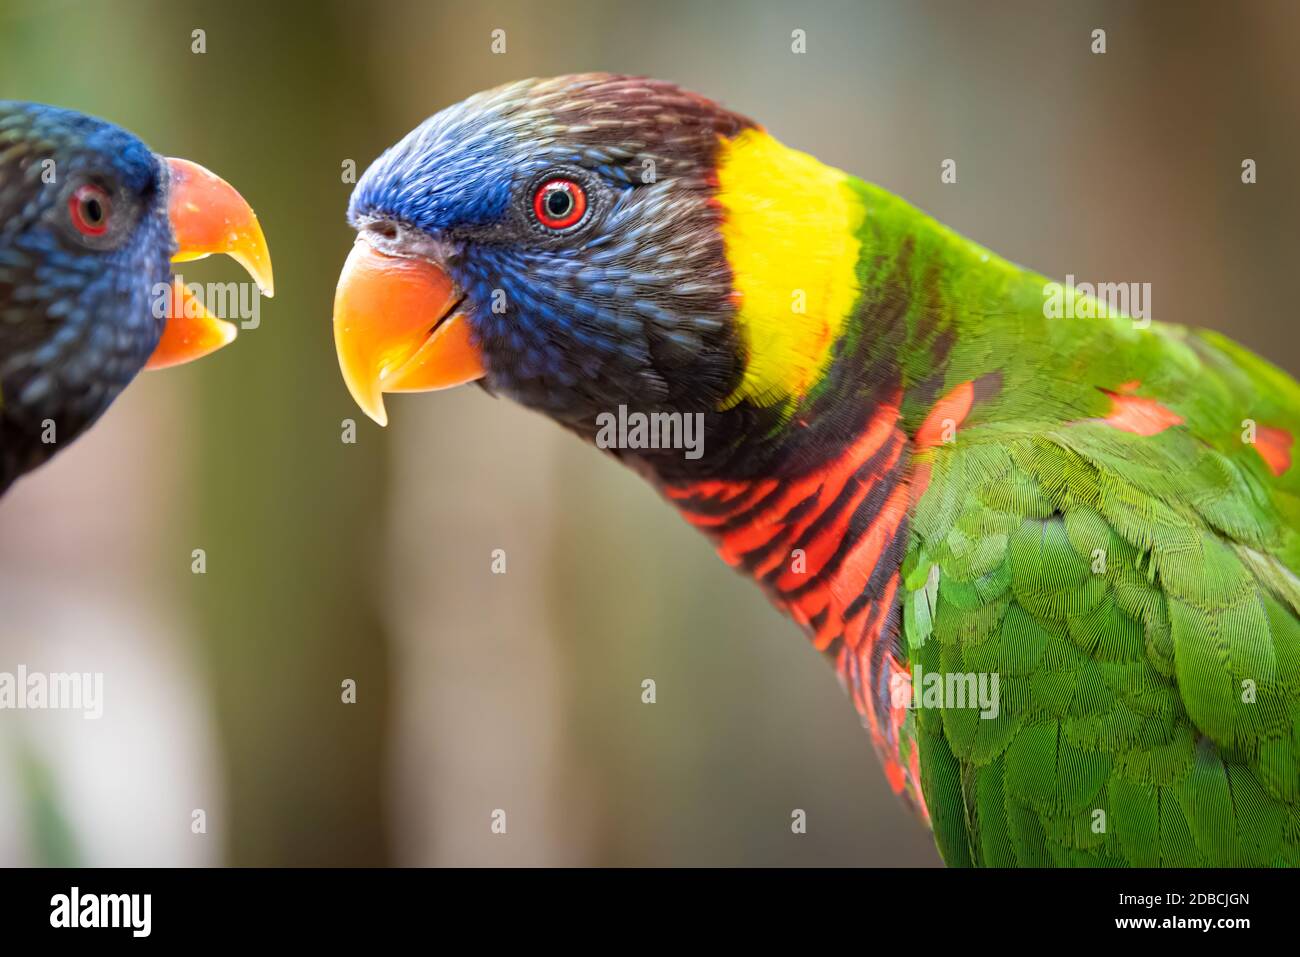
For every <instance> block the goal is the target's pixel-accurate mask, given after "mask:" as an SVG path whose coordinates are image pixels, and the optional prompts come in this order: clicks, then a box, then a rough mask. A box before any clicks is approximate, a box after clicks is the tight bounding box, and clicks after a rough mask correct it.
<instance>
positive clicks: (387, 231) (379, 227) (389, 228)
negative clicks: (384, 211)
mask: <svg viewBox="0 0 1300 957" xmlns="http://www.w3.org/2000/svg"><path fill="white" fill-rule="evenodd" d="M367 228H368V229H369V230H370V232H372V233H374V234H376V235H377V236H379V237H380V238H382V239H396V238H397V224H396V223H394V222H390V221H389V220H386V219H381V220H379V221H378V222H375V223H371V224H370V225H369V227H367Z"/></svg>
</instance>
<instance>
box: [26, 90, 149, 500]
mask: <svg viewBox="0 0 1300 957" xmlns="http://www.w3.org/2000/svg"><path fill="white" fill-rule="evenodd" d="M166 187H167V168H166V164H165V163H164V162H163V161H162V160H161V159H160V158H159V157H158V156H156V155H155V154H154V153H152V152H151V151H150V150H149V148H148V147H147V146H145V145H144V144H143V143H142V142H140V140H139V139H137V138H136V137H135V136H133V135H131V134H130V133H128V132H126V131H125V130H123V129H121V128H120V127H117V126H114V125H113V124H111V123H107V122H105V121H103V120H99V119H95V118H93V117H89V116H85V115H83V114H80V113H75V112H72V111H70V110H63V109H57V108H54V107H49V106H44V105H40V104H32V103H16V102H8V101H0V453H2V455H3V462H0V486H2V485H3V484H7V481H6V479H7V478H12V476H14V475H15V474H18V473H20V472H22V471H26V470H27V469H29V468H31V467H33V466H34V465H35V464H38V463H39V461H42V460H43V459H44V458H46V457H48V456H49V455H50V454H52V453H53V451H54V450H55V449H57V448H58V447H61V446H62V445H64V444H66V443H67V442H69V441H71V440H72V439H73V438H75V437H76V436H77V435H78V434H80V432H82V431H83V430H84V429H85V428H86V427H88V426H89V425H90V424H91V423H93V422H94V420H95V419H96V418H98V416H99V415H100V414H101V413H102V412H103V411H104V410H105V409H106V408H107V407H108V405H109V404H110V403H111V402H112V400H113V399H114V398H115V397H116V396H117V394H118V393H119V392H120V391H121V390H122V388H124V387H125V386H126V384H127V383H128V382H129V381H130V380H131V379H132V378H133V377H134V376H135V375H136V373H137V372H139V371H140V369H141V368H142V367H143V366H144V363H145V361H146V360H147V359H148V357H149V355H150V353H151V352H152V351H153V349H154V347H155V346H156V345H157V343H158V339H159V337H160V335H161V333H162V326H163V320H162V319H160V318H157V317H155V315H154V313H153V310H152V309H151V308H150V299H151V296H152V295H153V291H154V289H155V287H156V286H157V285H158V284H159V283H162V282H166V280H167V278H168V275H169V260H170V258H171V255H172V252H173V251H174V241H173V238H172V233H171V229H170V225H169V223H168V220H167V208H166V198H165V197H166ZM51 423H52V424H53V426H54V431H55V435H56V441H55V442H54V443H49V442H43V441H38V440H37V438H36V437H37V436H42V435H49V433H50V429H49V425H50V424H51Z"/></svg>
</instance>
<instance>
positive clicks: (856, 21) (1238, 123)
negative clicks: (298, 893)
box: [0, 0, 1300, 866]
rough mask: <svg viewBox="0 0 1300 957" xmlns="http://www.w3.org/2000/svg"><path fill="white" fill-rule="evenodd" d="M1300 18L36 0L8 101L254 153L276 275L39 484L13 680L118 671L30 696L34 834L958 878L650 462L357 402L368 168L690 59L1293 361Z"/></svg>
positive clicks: (33, 481)
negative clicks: (21, 670)
mask: <svg viewBox="0 0 1300 957" xmlns="http://www.w3.org/2000/svg"><path fill="white" fill-rule="evenodd" d="M1095 28H1103V29H1105V30H1106V31H1107V52H1106V53H1105V54H1104V55H1100V56H1098V55H1094V54H1093V53H1092V52H1091V51H1090V44H1091V36H1090V34H1091V31H1092V30H1093V29H1095ZM196 29H202V30H204V31H206V44H207V52H206V53H204V54H201V55H198V54H195V53H192V52H191V44H192V31H194V30H196ZM495 29H504V30H505V31H506V40H507V49H506V52H505V53H504V54H498V55H494V54H493V53H492V52H491V51H490V41H491V32H492V31H493V30H495ZM794 29H802V30H805V31H806V33H807V38H808V39H807V53H806V54H803V55H794V54H792V53H791V52H790V36H791V31H792V30H794ZM1298 38H1300V7H1297V5H1295V4H1293V3H1289V2H1284V0H1279V2H1272V3H1269V2H1248V3H1242V4H1238V5H1233V6H1229V5H1224V4H1218V3H1188V4H1178V5H1174V4H1165V3H1149V4H1133V3H1123V2H1116V3H1089V2H1077V3H1070V4H1068V5H1067V4H1052V3H1040V2H1024V3H990V4H981V5H978V6H977V5H974V4H968V3H961V2H917V3H912V2H909V3H903V2H891V3H810V2H799V3H795V2H788V3H787V2H777V0H771V2H748V3H707V4H704V3H692V2H656V3H644V2H628V0H600V2H589V3H570V2H555V3H547V4H537V3H523V2H521V3H494V2H465V3H430V2H423V3H414V2H413V3H397V2H345V0H340V2H334V3H312V4H300V5H299V4H292V3H283V2H281V3H268V2H265V0H256V2H220V3H216V2H213V3H202V2H187V0H170V2H165V3H164V2H119V3H106V2H98V3H76V2H70V0H54V2H49V0H47V2H39V3H35V2H31V3H29V2H24V0H17V2H15V0H0V98H9V99H24V100H38V101H42V102H47V103H55V104H58V105H62V106H68V107H72V108H75V109H79V110H82V111H85V112H89V113H93V114H97V115H100V116H103V117H105V118H108V119H111V120H113V121H115V122H117V123H120V124H122V125H123V126H125V127H127V128H129V129H131V130H133V131H134V132H136V133H137V134H139V135H140V136H141V137H142V138H143V139H144V140H145V141H146V142H148V143H149V144H150V145H151V146H152V147H153V148H154V149H156V150H158V151H159V152H161V153H165V154H170V155H180V156H186V157H188V158H191V159H194V160H196V161H198V162H201V163H203V164H204V165H207V166H210V167H211V168H212V169H214V170H216V171H217V172H219V173H220V174H221V175H222V176H224V177H225V178H226V179H228V180H229V181H230V182H232V183H233V184H235V185H236V186H237V187H238V188H239V189H240V191H241V192H242V193H243V194H244V195H245V196H246V197H247V198H248V200H249V201H250V202H251V203H252V204H253V205H254V206H255V207H256V209H257V211H258V213H259V215H260V217H261V220H262V223H263V225H264V227H265V230H266V233H267V235H268V238H269V240H270V242H271V247H272V251H273V253H274V259H275V270H276V279H277V291H278V295H277V297H276V298H275V299H274V300H273V301H270V302H264V303H263V304H262V306H263V308H262V325H261V328H259V329H257V330H253V331H248V332H245V333H244V334H243V335H242V336H241V337H240V340H239V341H238V342H237V343H236V344H235V345H234V346H232V347H231V348H229V349H227V350H225V351H224V352H222V353H221V354H220V355H219V356H216V357H214V358H212V359H209V360H206V361H204V362H201V363H198V364H196V365H194V366H188V367H185V368H183V369H179V370H174V371H171V372H168V373H161V374H147V375H145V376H143V377H142V378H141V379H140V380H139V381H137V382H136V383H135V384H134V385H133V386H132V387H131V389H130V390H128V392H127V393H126V395H125V396H124V397H123V398H122V399H121V400H120V401H119V402H118V404H117V405H115V406H114V408H113V409H112V410H111V411H110V413H109V414H108V415H107V417H106V418H105V420H104V421H103V422H102V423H101V424H100V425H99V426H98V427H97V428H96V429H95V430H94V431H93V432H92V433H91V434H90V435H88V436H87V437H86V438H85V439H83V440H82V441H80V442H79V443H78V444H77V445H76V447H75V448H73V449H72V450H71V451H69V452H67V453H66V454H64V455H62V456H60V457H59V458H58V459H57V460H56V461H55V462H54V463H53V464H52V465H51V466H49V467H47V468H45V469H43V470H42V471H41V472H40V473H38V474H37V475H35V476H33V477H31V478H29V479H27V480H25V481H23V482H21V483H20V484H19V486H18V487H17V488H16V489H15V491H14V492H13V493H12V494H11V495H9V496H8V497H7V498H6V499H5V500H4V501H3V503H0V670H5V671H13V670H14V669H15V667H16V666H17V664H19V663H25V664H26V665H27V666H28V667H29V668H32V669H44V670H49V671H57V670H77V671H87V670H89V671H96V670H98V671H103V672H104V673H105V716H104V718H103V719H102V720H101V721H99V722H92V721H85V720H83V719H82V718H81V717H80V716H79V715H75V714H68V713H59V712H35V713H17V712H3V713H0V768H4V769H6V770H0V863H6V864H14V863H46V862H64V861H67V862H81V863H89V864H145V863H157V864H193V863H220V862H224V863H233V864H382V863H400V864H470V865H477V864H719V865H723V864H751V865H765V864H839V865H844V864H863V865H927V866H929V865H934V864H936V863H938V858H937V856H936V854H935V853H934V851H933V847H932V844H931V841H930V838H929V836H928V834H927V833H926V832H925V831H924V830H923V829H922V828H921V826H920V825H919V824H917V823H915V822H913V821H912V820H910V819H909V818H908V817H907V816H905V813H904V811H903V810H902V809H901V807H900V806H899V805H898V804H897V802H896V801H895V799H894V797H893V796H892V795H891V794H890V793H889V790H888V788H887V786H886V785H885V782H884V779H883V776H882V775H881V774H880V772H879V770H878V768H877V766H876V760H875V758H874V756H873V755H872V754H871V751H870V747H869V745H868V742H867V739H866V736H865V734H864V733H862V731H861V730H860V728H859V727H858V721H857V718H856V717H855V716H854V714H853V711H852V708H851V707H850V705H849V703H848V701H847V700H846V698H845V697H844V696H843V695H842V694H841V692H840V690H839V688H838V687H837V685H836V682H835V679H834V677H833V675H832V673H831V671H830V669H829V668H828V667H827V666H826V665H825V663H824V662H823V661H822V660H821V658H820V656H818V655H817V654H815V653H814V652H812V651H811V650H810V649H809V648H807V647H806V646H805V641H804V639H803V638H802V637H801V636H800V635H799V633H798V632H797V630H796V629H795V627H794V626H793V625H792V624H790V623H789V622H787V621H785V620H784V619H782V618H781V617H780V616H779V615H778V614H777V613H776V612H775V611H774V610H773V609H771V608H770V607H769V606H768V605H767V603H766V602H765V601H764V600H763V598H762V597H761V596H760V595H759V593H758V592H757V591H756V590H755V589H753V587H752V586H750V585H749V584H747V583H746V582H744V581H742V580H741V579H740V578H738V577H737V576H735V575H734V574H733V573H732V572H731V571H729V570H728V569H727V568H726V567H725V566H724V565H723V564H722V563H721V562H719V561H718V560H717V559H716V558H715V557H714V556H713V554H712V552H711V550H710V548H709V546H708V544H707V542H706V541H705V540H704V539H703V538H702V537H700V536H698V535H697V534H696V533H695V532H693V531H692V530H691V529H689V528H688V527H687V526H686V524H685V523H684V522H681V521H680V520H678V519H677V518H676V517H675V516H673V515H672V514H671V512H670V511H669V510H668V509H667V507H666V506H664V505H663V504H662V503H660V502H659V501H658V500H657V499H656V497H655V496H654V495H653V493H651V492H650V491H648V490H647V489H646V488H644V487H642V486H641V484H640V482H639V480H637V479H635V478H634V477H633V476H632V475H630V474H627V473H624V472H623V471H622V470H620V469H619V468H618V467H617V466H616V465H614V464H613V463H611V462H608V461H606V460H605V459H604V457H603V456H601V455H600V454H599V453H597V452H595V451H593V450H591V449H587V448H585V447H583V446H582V445H581V444H580V443H578V442H577V441H576V440H574V439H572V438H570V437H569V436H567V435H564V434H562V433H561V432H560V431H559V430H558V429H557V428H555V427H554V426H552V425H550V424H549V423H547V422H545V421H543V420H542V419H540V418H538V417H535V416H533V415H530V414H529V413H526V412H523V411H521V410H520V409H517V408H515V407H513V406H511V405H509V404H507V403H504V402H499V401H495V400H493V399H491V398H489V397H488V396H487V395H485V394H484V393H482V392H481V391H479V390H477V389H465V390H459V391H456V392H451V393H444V394H441V395H437V396H411V397H398V398H396V399H391V398H390V412H391V414H392V418H393V423H394V424H393V426H392V427H390V428H389V429H388V430H386V431H381V430H379V429H377V428H376V427H374V426H373V425H372V424H370V423H369V422H368V420H366V419H364V417H363V416H361V414H360V413H359V412H358V411H357V410H356V409H355V408H354V407H353V406H352V403H351V401H350V400H349V398H348V395H347V392H346V390H345V389H344V387H343V384H342V381H341V379H340V378H339V376H338V373H337V368H336V365H335V360H334V353H333V345H332V340H331V335H330V328H329V317H330V309H331V302H332V296H333V288H334V281H335V278H336V276H337V272H338V268H339V266H340V265H341V263H342V261H343V258H344V256H345V255H346V253H347V250H348V247H349V244H350V242H351V234H350V231H349V230H348V228H347V227H346V225H345V223H344V218H343V213H344V209H345V206H346V202H347V197H348V194H349V191H350V189H351V186H350V185H349V184H347V183H344V182H343V181H342V177H341V171H342V164H343V163H344V161H345V160H348V159H351V160H354V161H355V162H356V164H357V166H358V168H359V169H364V168H365V166H366V165H367V164H368V163H369V162H370V161H371V160H372V159H373V158H374V157H375V156H376V155H378V153H379V152H380V151H381V150H382V149H383V148H384V147H385V146H387V145H388V144H390V143H391V142H392V141H394V140H396V139H397V138H398V137H399V136H400V135H401V134H402V133H404V132H405V131H407V130H408V129H410V128H411V127H412V126H414V125H415V124H416V123H418V122H419V121H420V120H421V119H423V118H424V117H425V116H427V115H428V114H430V113H432V112H435V111H437V110H439V109H441V108H442V107H444V106H446V105H448V104H450V103H453V102H455V101H457V100H459V99H461V98H462V97H464V96H466V95H468V94H469V93H472V92H474V91H476V90H479V89H482V88H485V87H490V86H494V85H497V84H499V83H502V82H505V81H508V80H512V79H517V78H520V77H524V76H531V75H546V74H555V73H567V72H577V71H583V70H610V71H615V72H623V73H643V74H650V75H655V76H659V77H663V78H667V79H672V80H676V81H678V82H680V83H682V84H684V85H686V86H688V87H690V88H693V89H695V90H698V91H700V92H702V93H705V94H708V95H710V96H712V97H714V98H716V99H719V100H721V101H722V102H724V103H726V104H727V105H729V106H731V107H732V108H735V109H737V110H739V111H741V112H744V113H747V114H749V115H751V116H753V117H755V118H756V119H758V120H760V121H761V122H763V123H764V124H765V125H766V126H767V127H768V128H769V129H770V130H771V131H772V132H773V133H774V134H775V135H776V136H777V137H778V138H780V139H782V140H784V141H785V142H787V143H789V144H791V145H795V146H798V147H800V148H802V149H806V150H808V151H809V152H812V153H814V154H815V155H817V156H819V157H820V158H821V159H823V160H824V161H826V162H829V163H832V164H834V165H836V166H839V167H842V168H844V169H846V170H848V171H850V172H852V173H855V174H857V175H860V176H863V177H865V178H867V179H871V180H874V181H875V182H878V183H880V184H882V185H883V186H885V187H887V188H889V189H891V190H893V191H895V192H897V193H899V194H901V195H903V196H905V197H907V198H908V199H910V200H911V201H913V202H914V203H916V204H918V205H919V206H921V207H922V208H924V209H926V210H928V211H930V212H931V213H933V214H935V215H936V216H937V217H938V218H940V219H941V220H943V221H945V222H947V223H948V224H949V225H951V226H953V227H955V228H956V229H958V230H960V231H961V232H964V233H966V234H968V235H970V236H971V237H973V238H975V239H976V240H978V241H980V242H981V243H983V244H985V245H987V246H990V247H992V248H993V249H996V250H997V251H999V252H1001V253H1002V254H1004V255H1006V256H1008V257H1010V258H1011V259H1013V260H1016V261H1018V262H1021V263H1024V264H1026V265H1030V266H1033V267H1035V268H1037V269H1039V270H1041V271H1043V272H1045V273H1047V274H1049V275H1054V276H1058V277H1063V276H1064V275H1065V274H1066V273H1071V274H1073V275H1075V276H1076V277H1078V278H1079V279H1080V280H1093V281H1097V280H1106V281H1140V282H1150V283H1152V285H1153V300H1152V301H1153V307H1154V315H1155V318H1157V319H1162V320H1166V321H1176V322H1183V323H1190V324H1195V325H1205V326H1212V327H1215V328H1218V329H1221V330H1224V331H1225V332H1227V333H1229V334H1231V335H1232V336H1234V337H1235V338H1237V339H1239V340H1241V341H1243V342H1245V343H1246V344H1248V345H1250V346H1251V347H1253V348H1255V349H1257V350H1259V351H1261V352H1262V353H1264V354H1265V355H1267V356H1269V357H1271V358H1272V359H1273V360H1274V361H1276V362H1277V363H1279V364H1280V365H1282V366H1283V367H1285V368H1287V369H1289V370H1290V371H1292V372H1293V373H1294V372H1297V371H1300V346H1298V345H1297V342H1296V339H1295V338H1294V337H1293V336H1292V335H1291V334H1290V333H1291V330H1292V328H1293V326H1294V321H1295V306H1294V303H1293V296H1292V294H1291V290H1290V283H1291V282H1292V281H1293V279H1294V274H1295V268H1294V263H1293V259H1294V257H1295V255H1296V252H1297V248H1298V247H1300V244H1298V243H1297V235H1296V233H1297V227H1298V226H1300V185H1298V184H1297V170H1300V128H1298V126H1297V123H1296V117H1297V116H1300V69H1297V67H1296V66H1295V60H1294V57H1295V54H1294V50H1295V46H1296V41H1297V39H1298ZM1247 157H1249V158H1253V159H1255V160H1256V161H1257V163H1258V168H1259V182H1258V184H1257V185H1254V186H1243V185H1242V184H1241V181H1240V168H1241V161H1242V160H1243V159H1244V158H1247ZM946 158H953V159H956V160H957V164H958V182H957V184H955V185H942V184H941V183H940V180H939V166H940V163H941V162H942V161H943V160H944V159H946ZM184 272H185V275H186V278H187V279H188V280H197V281H206V280H224V279H242V278H243V277H242V275H241V274H240V273H239V271H238V269H237V267H235V266H234V265H233V264H231V263H229V262H225V261H222V262H216V261H209V262H206V263H203V264H200V265H194V264H190V265H188V266H186V267H185V269H184ZM349 418H351V419H356V420H357V421H358V423H359V425H358V429H359V440H358V442H357V444H355V445H347V444H344V443H343V442H342V441H341V440H340V435H341V431H342V426H341V423H342V421H343V420H344V419H349ZM195 548H203V549H205V550H206V552H207V561H208V571H207V574H206V575H202V576H199V575H193V574H191V570H190V565H191V558H190V556H191V551H192V550H193V549H195ZM496 548H501V549H504V550H505V552H506V555H507V562H508V566H507V568H508V571H507V574H505V575H504V576H501V575H493V574H491V573H490V562H491V553H492V550H493V549H496ZM348 678H351V679H354V680H355V681H356V682H357V686H358V700H357V703H356V704H353V705H345V704H343V703H341V701H340V683H341V682H342V681H343V680H345V679H348ZM645 678H653V679H654V680H655V681H656V683H657V689H658V702H657V703H656V704H654V705H644V704H642V703H641V682H642V680H643V679H645ZM196 808H201V809H204V810H205V811H206V813H207V825H208V826H207V833H206V834H202V835H196V834H193V833H192V832H191V826H190V825H191V814H192V811H193V810H194V809H196ZM498 808H499V809H503V810H505V811H506V814H507V826H508V827H507V833H506V834H505V835H494V834H493V833H492V832H491V830H490V823H491V814H492V813H493V811H494V810H495V809H498ZM794 808H802V809H804V810H805V811H806V812H807V814H808V833H807V834H806V835H801V836H796V835H794V834H792V833H791V829H790V815H791V811H792V809H794Z"/></svg>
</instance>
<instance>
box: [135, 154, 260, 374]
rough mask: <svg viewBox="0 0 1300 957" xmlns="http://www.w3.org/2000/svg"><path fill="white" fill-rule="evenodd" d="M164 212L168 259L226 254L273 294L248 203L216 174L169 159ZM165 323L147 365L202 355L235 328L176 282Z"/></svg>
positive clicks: (217, 346)
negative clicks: (171, 246) (170, 244)
mask: <svg viewBox="0 0 1300 957" xmlns="http://www.w3.org/2000/svg"><path fill="white" fill-rule="evenodd" d="M167 165H168V167H169V168H170V170H171V184H170V186H169V194H168V204H167V215H168V218H169V219H170V220H171V227H172V235H173V236H174V237H175V239H176V245H177V250H176V255H174V256H173V257H172V262H174V263H181V262H190V261H192V260H195V259H203V258H204V257H206V256H210V255H212V254H213V253H225V254H226V255H228V256H230V257H231V258H232V259H234V260H235V262H237V263H239V264H240V265H241V266H243V267H244V269H246V270H247V271H248V274H249V275H250V276H251V277H252V278H253V281H254V282H256V283H257V286H258V288H259V289H260V290H261V291H262V294H263V295H265V296H267V297H268V298H269V297H271V296H273V295H275V280H274V279H273V277H272V275H271V252H270V250H269V249H268V248H267V245H266V237H265V236H264V235H262V227H261V225H260V224H259V223H258V221H257V215H256V214H255V213H254V212H253V210H252V207H250V206H249V205H248V203H246V202H245V201H244V197H242V196H240V195H239V193H238V192H236V191H235V188H234V187H233V186H231V185H230V184H229V183H227V182H226V181H225V180H223V179H222V178H221V177H220V176H217V175H216V174H214V173H211V172H209V171H208V170H206V169H204V168H203V167H202V166H199V165H198V164H197V163H191V162H190V161H189V160H183V159H168V160H167ZM166 316H167V325H166V326H164V327H163V334H162V339H161V340H160V341H159V342H158V347H157V348H156V349H155V350H154V353H153V355H152V356H150V357H149V361H148V362H147V363H146V364H145V368H146V369H165V368H167V367H168V366H174V365H180V364H181V363H183V362H190V361H192V360H194V359H199V358H202V357H203V356H206V355H208V354H209V353H212V352H215V351H217V350H218V349H220V348H221V347H222V346H225V345H229V344H230V343H231V342H233V341H234V339H235V336H236V335H237V334H238V332H239V327H238V326H236V325H235V324H234V323H233V322H227V321H225V320H224V319H218V318H217V317H215V316H213V315H211V314H210V313H209V312H208V311H207V310H206V309H205V308H204V307H203V304H202V303H201V302H199V301H198V300H197V299H195V298H194V297H193V296H192V295H190V293H189V292H187V291H186V289H185V287H184V285H183V284H182V283H181V282H179V281H177V282H174V283H173V284H172V288H171V290H170V291H169V294H168V298H167V303H166Z"/></svg>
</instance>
